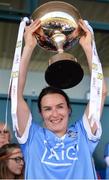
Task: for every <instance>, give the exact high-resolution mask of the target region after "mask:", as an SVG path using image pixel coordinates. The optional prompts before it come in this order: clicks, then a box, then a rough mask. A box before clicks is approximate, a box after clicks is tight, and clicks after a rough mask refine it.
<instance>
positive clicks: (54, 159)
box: [41, 144, 79, 166]
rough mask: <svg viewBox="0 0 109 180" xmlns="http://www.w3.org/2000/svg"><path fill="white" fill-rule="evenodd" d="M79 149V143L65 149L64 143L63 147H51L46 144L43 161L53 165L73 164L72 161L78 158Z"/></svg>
mask: <svg viewBox="0 0 109 180" xmlns="http://www.w3.org/2000/svg"><path fill="white" fill-rule="evenodd" d="M61 145H62V144H61ZM78 150H79V149H78V145H77V144H75V145H73V146H69V147H67V148H66V149H64V144H63V146H62V147H59V146H55V147H54V148H50V149H48V148H47V146H46V147H45V151H44V153H43V156H42V160H41V162H42V163H44V164H48V165H52V166H70V165H72V161H76V160H78V157H77V152H78Z"/></svg>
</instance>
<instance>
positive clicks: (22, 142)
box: [15, 113, 32, 144]
mask: <svg viewBox="0 0 109 180" xmlns="http://www.w3.org/2000/svg"><path fill="white" fill-rule="evenodd" d="M31 122H32V115H31V113H30V115H29V119H28V122H27V125H26V128H25V131H24V133H23V135H22V136H21V137H20V136H19V135H18V132H17V131H15V136H16V138H17V140H18V142H19V144H24V143H25V142H26V141H27V139H28V135H29V129H30V126H31Z"/></svg>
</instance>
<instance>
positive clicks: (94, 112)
mask: <svg viewBox="0 0 109 180" xmlns="http://www.w3.org/2000/svg"><path fill="white" fill-rule="evenodd" d="M84 22H85V23H86V25H87V27H88V29H89V30H90V31H91V33H92V36H93V40H92V72H91V83H90V102H89V115H88V119H89V120H90V123H91V126H93V124H94V122H96V124H97V126H98V127H99V121H100V107H101V100H102V81H103V71H102V66H101V63H100V60H99V57H98V53H97V50H96V45H95V40H94V32H93V29H92V27H91V26H90V25H89V23H88V21H84Z"/></svg>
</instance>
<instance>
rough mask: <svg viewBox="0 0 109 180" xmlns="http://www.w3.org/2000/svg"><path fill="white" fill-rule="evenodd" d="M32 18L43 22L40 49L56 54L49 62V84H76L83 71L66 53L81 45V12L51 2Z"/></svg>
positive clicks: (38, 10)
mask: <svg viewBox="0 0 109 180" xmlns="http://www.w3.org/2000/svg"><path fill="white" fill-rule="evenodd" d="M31 18H32V19H33V20H35V19H40V20H41V31H40V32H41V33H40V34H37V33H36V38H37V41H38V44H39V46H40V47H41V48H43V49H46V50H48V51H54V52H55V51H56V52H57V54H56V55H54V56H52V57H51V58H50V59H49V66H48V68H47V69H46V71H45V80H46V82H47V83H48V84H49V85H50V86H54V87H57V88H61V89H67V88H71V87H73V86H75V85H77V84H78V83H79V82H80V81H81V80H82V78H83V74H84V73H83V69H82V68H81V66H80V64H79V63H78V62H77V59H76V58H75V57H74V56H73V55H71V54H69V53H65V52H64V51H65V50H68V49H70V48H72V47H73V46H74V45H75V44H76V43H78V41H79V38H80V36H81V34H82V31H81V29H80V27H79V25H78V21H79V19H80V18H81V16H80V14H79V11H78V10H77V9H76V8H75V7H74V6H72V5H71V4H68V3H66V2H62V1H50V2H47V3H45V4H43V5H41V6H40V7H38V8H37V9H36V10H35V11H34V12H33V14H32V15H31ZM77 29H78V31H77V32H78V33H76V35H75V31H76V30H77Z"/></svg>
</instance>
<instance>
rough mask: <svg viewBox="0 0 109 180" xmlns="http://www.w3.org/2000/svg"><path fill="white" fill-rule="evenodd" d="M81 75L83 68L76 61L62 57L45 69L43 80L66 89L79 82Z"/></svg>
mask: <svg viewBox="0 0 109 180" xmlns="http://www.w3.org/2000/svg"><path fill="white" fill-rule="evenodd" d="M83 75H84V72H83V69H82V68H81V66H80V64H79V63H78V62H76V61H71V60H69V59H66V60H65V59H64V61H63V60H59V61H56V62H55V63H52V64H51V65H50V66H48V68H47V70H46V71H45V80H46V82H47V83H48V84H49V85H50V86H53V87H56V88H60V89H68V88H72V87H74V86H76V85H77V84H79V82H80V81H81V80H82V78H83Z"/></svg>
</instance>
